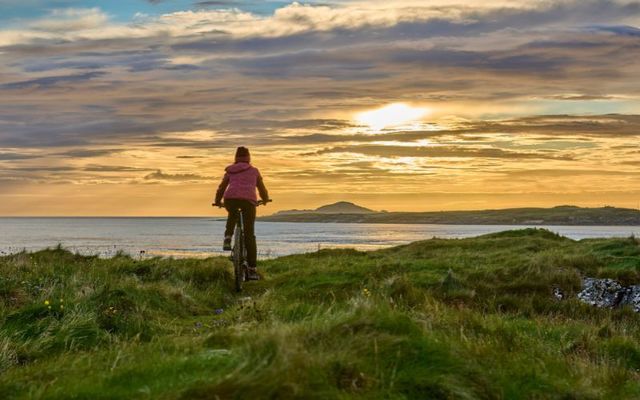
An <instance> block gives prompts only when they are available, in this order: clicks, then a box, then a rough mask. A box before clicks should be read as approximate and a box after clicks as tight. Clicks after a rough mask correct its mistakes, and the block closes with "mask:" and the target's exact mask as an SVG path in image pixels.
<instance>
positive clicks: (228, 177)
mask: <svg viewBox="0 0 640 400" xmlns="http://www.w3.org/2000/svg"><path fill="white" fill-rule="evenodd" d="M256 188H257V189H258V192H259V193H260V198H261V199H262V200H263V201H264V202H265V204H266V202H268V201H269V193H268V192H267V188H266V187H265V186H264V182H263V181H262V176H261V175H260V171H258V169H257V168H256V167H254V166H252V165H251V155H250V154H249V149H247V148H246V147H242V146H241V147H238V148H237V149H236V157H235V163H234V164H231V165H229V166H228V167H227V168H225V174H224V178H222V182H221V183H220V186H218V190H217V192H216V198H215V201H214V205H216V206H221V205H222V199H223V198H224V207H225V208H226V209H227V212H228V214H229V215H228V217H227V226H226V229H225V231H224V243H223V246H222V248H223V250H231V238H232V237H233V231H234V228H235V226H236V223H237V220H236V219H237V213H236V211H237V210H238V209H241V210H242V214H243V217H244V234H245V240H246V246H247V264H248V271H247V278H248V279H249V280H259V279H260V275H258V273H257V271H256V258H257V257H256V256H257V247H256V236H255V230H254V226H255V222H256V205H257V203H258V198H257V196H256Z"/></svg>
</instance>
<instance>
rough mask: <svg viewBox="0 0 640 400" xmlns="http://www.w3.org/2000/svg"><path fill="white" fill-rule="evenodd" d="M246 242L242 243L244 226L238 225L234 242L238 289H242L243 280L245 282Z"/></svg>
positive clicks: (234, 268) (235, 273)
mask: <svg viewBox="0 0 640 400" xmlns="http://www.w3.org/2000/svg"><path fill="white" fill-rule="evenodd" d="M243 245H244V243H242V228H241V227H240V226H238V227H236V232H235V235H234V244H233V276H234V280H235V286H236V291H238V292H240V291H242V282H244V268H243V267H244V248H243V247H244V246H243Z"/></svg>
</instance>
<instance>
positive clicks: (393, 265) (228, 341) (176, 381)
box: [0, 229, 640, 399]
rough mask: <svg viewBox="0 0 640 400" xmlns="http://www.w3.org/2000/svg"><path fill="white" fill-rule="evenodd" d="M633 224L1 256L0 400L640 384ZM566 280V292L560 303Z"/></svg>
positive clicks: (583, 391)
mask: <svg viewBox="0 0 640 400" xmlns="http://www.w3.org/2000/svg"><path fill="white" fill-rule="evenodd" d="M639 266H640V247H639V245H638V242H637V241H636V239H635V238H629V239H602V240H584V241H579V242H576V241H572V240H569V239H566V238H563V237H560V236H557V235H555V234H553V233H551V232H548V231H544V230H532V229H527V230H520V231H509V232H502V233H498V234H491V235H486V236H481V237H477V238H470V239H456V240H442V239H432V240H427V241H423V242H417V243H412V244H409V245H406V246H400V247H395V248H392V249H385V250H380V251H375V252H358V251H354V250H328V249H325V250H321V251H319V252H316V253H311V254H304V255H293V256H288V257H282V258H278V259H273V260H267V261H264V262H262V263H261V266H260V267H261V270H262V273H263V274H264V276H265V279H264V280H263V281H260V282H255V283H253V282H252V283H249V284H247V285H246V288H247V290H246V291H245V292H243V293H241V294H236V293H235V292H234V291H233V287H232V278H231V275H230V272H231V267H230V264H229V261H228V260H226V259H225V258H221V257H218V258H210V259H206V260H190V259H185V260H172V259H159V258H157V259H149V260H134V259H132V258H129V257H126V256H123V255H120V256H117V257H115V258H112V259H107V260H104V259H99V258H96V257H82V256H78V255H74V254H72V253H70V252H67V251H65V250H63V249H54V250H46V251H41V252H37V253H20V254H15V255H11V256H6V257H3V258H0V322H1V326H0V398H7V399H12V398H47V399H55V398H60V399H62V398H92V399H93V398H140V397H151V398H165V399H215V398H220V399H224V398H238V399H243V398H274V399H275V398H278V399H280V398H284V399H287V398H304V399H307V398H309V399H313V398H318V399H326V398H362V399H376V398H380V399H383V398H384V399H387V398H397V399H403V398H407V399H409V398H435V399H438V398H442V399H450V398H455V399H476V398H496V399H500V398H505V399H512V398H515V399H517V398H523V399H524V398H527V399H528V398H586V399H588V398H594V399H595V398H605V397H614V396H615V397H617V398H638V396H640V384H639V383H638V371H639V370H640V345H639V344H638V343H640V342H639V339H640V317H639V316H638V315H637V314H635V313H634V312H632V311H631V310H629V309H619V310H603V309H597V308H592V307H589V306H587V305H585V304H582V303H580V302H579V301H577V300H576V299H575V293H576V292H577V291H579V290H580V285H581V279H582V277H583V276H602V277H605V276H606V277H612V278H616V279H619V280H621V281H623V282H624V283H626V284H628V283H634V282H635V283H638V282H640V275H638V267H639ZM554 288H561V289H562V290H563V291H564V292H565V293H566V294H567V299H566V300H563V301H559V300H557V299H556V298H555V297H554V296H553V289H554Z"/></svg>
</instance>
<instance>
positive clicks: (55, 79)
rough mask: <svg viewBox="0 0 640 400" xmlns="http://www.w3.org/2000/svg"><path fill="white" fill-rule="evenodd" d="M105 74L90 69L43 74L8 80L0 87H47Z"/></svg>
mask: <svg viewBox="0 0 640 400" xmlns="http://www.w3.org/2000/svg"><path fill="white" fill-rule="evenodd" d="M104 75H106V72H101V71H92V72H85V73H81V74H73V75H57V76H45V77H42V78H35V79H29V80H26V81H19V82H10V83H5V84H2V85H0V89H8V90H14V89H24V88H29V87H38V88H47V87H51V86H55V85H58V84H61V83H75V82H82V81H88V80H91V79H95V78H99V77H101V76H104Z"/></svg>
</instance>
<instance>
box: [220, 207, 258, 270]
mask: <svg viewBox="0 0 640 400" xmlns="http://www.w3.org/2000/svg"><path fill="white" fill-rule="evenodd" d="M224 207H225V208H226V209H227V212H228V213H229V216H228V217H227V227H226V229H225V231H224V235H225V236H233V231H234V230H235V227H236V223H237V222H238V213H237V211H238V209H241V210H242V217H243V221H244V226H243V228H244V240H245V243H246V245H247V264H249V267H251V268H255V267H256V258H257V253H258V249H257V247H256V234H255V228H254V227H255V225H256V206H255V205H254V204H253V203H252V202H250V201H249V200H240V199H225V200H224Z"/></svg>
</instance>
